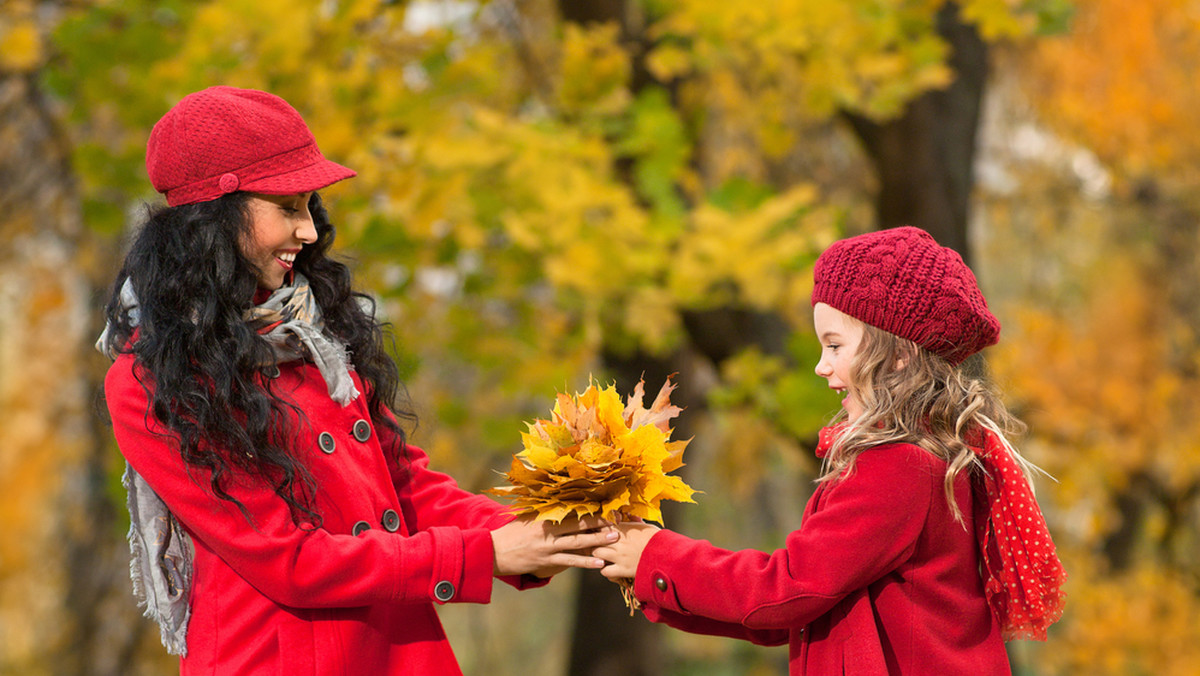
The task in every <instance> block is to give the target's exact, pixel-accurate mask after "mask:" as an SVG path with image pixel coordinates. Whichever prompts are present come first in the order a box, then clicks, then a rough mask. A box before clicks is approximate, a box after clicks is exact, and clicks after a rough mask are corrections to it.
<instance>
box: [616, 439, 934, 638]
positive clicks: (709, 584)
mask: <svg viewBox="0 0 1200 676" xmlns="http://www.w3.org/2000/svg"><path fill="white" fill-rule="evenodd" d="M943 473H944V469H942V470H941V471H939V468H938V467H937V460H936V459H934V458H933V456H931V455H929V454H928V453H926V452H924V451H922V450H921V449H919V448H917V447H915V446H909V445H892V446H885V447H879V448H876V449H872V450H870V451H867V452H864V453H863V454H861V455H860V456H859V457H858V459H857V461H856V463H855V468H854V470H853V472H852V473H851V474H850V475H849V476H847V477H844V478H843V479H842V480H840V481H839V482H837V483H834V484H830V485H826V486H824V487H822V489H821V490H818V493H817V494H816V495H814V497H813V500H819V501H820V503H819V506H817V508H816V509H810V510H808V513H807V514H806V515H805V518H804V521H803V524H802V525H801V527H800V529H799V530H796V531H794V532H792V533H791V534H790V535H789V536H788V538H787V540H786V543H785V546H784V548H782V549H778V550H776V551H774V552H771V553H767V552H760V551H756V550H743V551H729V550H726V549H721V548H719V547H715V546H713V545H712V544H710V543H708V542H705V541H703V540H693V539H691V538H688V537H685V536H683V535H680V534H678V533H673V532H671V531H667V530H662V531H657V532H652V533H649V534H648V536H647V532H646V531H645V530H639V529H644V528H646V526H644V525H639V524H622V525H621V526H620V528H621V529H622V530H623V531H630V530H633V531H635V533H634V534H632V537H628V538H626V537H623V538H622V540H621V541H620V542H618V543H617V544H615V545H610V546H607V547H602V548H600V549H597V550H596V555H597V556H600V557H601V558H604V559H607V560H609V561H613V560H617V561H618V564H617V565H618V567H617V568H616V569H614V570H611V571H610V569H609V568H606V569H605V575H607V576H610V577H611V576H614V575H616V576H621V575H627V574H628V572H629V570H630V569H631V568H632V567H636V575H635V577H634V591H635V593H636V595H637V597H638V598H639V599H641V600H643V601H645V602H649V603H651V604H653V605H654V606H656V607H659V608H662V609H665V610H668V611H671V612H675V613H680V614H683V615H693V616H701V617H704V618H710V619H713V620H717V621H720V622H726V623H733V624H740V625H744V626H746V627H748V628H751V629H787V628H794V627H803V626H805V625H807V624H808V623H809V622H811V621H812V620H814V619H816V618H817V617H819V616H821V615H822V614H824V613H825V612H827V611H828V610H829V609H830V608H832V607H833V606H834V605H835V604H836V603H837V602H838V601H840V600H841V599H842V598H844V597H845V596H847V595H848V594H850V593H851V592H853V591H855V590H857V589H861V588H863V587H866V586H867V585H869V584H870V583H871V582H874V581H875V580H877V579H879V578H880V577H882V576H883V575H885V574H887V573H888V572H890V571H893V570H895V569H897V568H898V567H900V566H902V565H903V564H904V562H905V560H907V559H908V558H909V557H910V556H911V554H912V552H913V550H914V548H915V546H916V542H917V539H918V537H919V535H920V533H921V530H922V528H923V527H924V524H925V521H926V517H927V515H928V512H929V508H930V505H931V504H932V502H931V501H932V500H934V499H942V500H944V499H945V498H944V497H943V495H944V494H943V493H942V492H941V491H942V487H941V476H942V474H943ZM639 547H641V549H639ZM631 561H632V562H634V563H632V564H631V563H630V562H631Z"/></svg>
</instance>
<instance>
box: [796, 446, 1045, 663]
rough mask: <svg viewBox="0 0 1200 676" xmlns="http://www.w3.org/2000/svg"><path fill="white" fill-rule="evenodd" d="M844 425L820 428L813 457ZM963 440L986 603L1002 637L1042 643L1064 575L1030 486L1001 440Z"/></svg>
mask: <svg viewBox="0 0 1200 676" xmlns="http://www.w3.org/2000/svg"><path fill="white" fill-rule="evenodd" d="M845 428H846V424H845V423H842V424H839V425H834V426H832V427H826V428H824V429H822V430H821V432H820V435H819V441H818V443H817V449H816V450H817V457H820V458H824V457H825V455H826V454H827V453H828V452H829V450H830V449H831V448H832V446H833V444H834V442H835V441H837V438H838V437H839V436H840V435H841V433H842V432H843V431H844V430H845ZM967 441H968V443H969V444H970V445H971V448H972V450H974V451H975V454H976V456H977V457H978V458H979V462H980V463H981V464H982V465H983V471H982V472H976V473H975V476H974V477H973V482H974V496H975V534H976V537H977V539H978V541H979V548H980V551H981V553H982V558H983V566H982V568H983V570H982V574H983V578H984V580H983V582H984V594H985V595H986V597H987V601H988V605H990V606H991V608H992V611H993V612H994V613H995V614H996V617H997V619H999V621H1000V631H1001V635H1002V636H1003V637H1004V640H1006V641H1007V640H1011V639H1017V638H1032V639H1037V640H1039V641H1044V640H1046V629H1047V628H1048V627H1049V626H1050V625H1052V624H1054V623H1055V622H1057V621H1058V620H1059V618H1061V617H1062V614H1063V604H1064V603H1065V601H1066V594H1065V593H1064V592H1063V591H1062V586H1063V583H1064V582H1066V579H1067V573H1066V571H1065V570H1064V569H1063V565H1062V562H1061V561H1059V559H1058V555H1057V554H1056V553H1055V549H1054V542H1053V540H1051V539H1050V530H1049V529H1048V528H1047V527H1046V520H1045V519H1044V518H1043V517H1042V511H1041V509H1040V508H1039V507H1038V504H1037V500H1036V499H1035V498H1034V496H1033V489H1032V488H1031V487H1030V485H1029V482H1028V481H1027V480H1026V479H1025V475H1024V473H1023V472H1022V471H1021V467H1020V465H1018V464H1017V461H1016V459H1015V458H1014V457H1013V456H1012V453H1010V452H1009V450H1008V448H1007V447H1006V446H1005V444H1004V442H1003V441H1001V440H1000V439H999V438H998V437H997V436H996V435H995V434H994V433H992V432H990V431H984V432H982V433H979V434H976V435H973V438H970V439H968V440H967Z"/></svg>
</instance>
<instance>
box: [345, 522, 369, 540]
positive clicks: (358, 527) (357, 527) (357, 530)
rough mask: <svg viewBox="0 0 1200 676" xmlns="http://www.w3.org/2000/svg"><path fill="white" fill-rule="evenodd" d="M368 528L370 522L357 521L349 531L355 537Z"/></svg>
mask: <svg viewBox="0 0 1200 676" xmlns="http://www.w3.org/2000/svg"><path fill="white" fill-rule="evenodd" d="M369 530H371V524H369V523H367V522H366V521H359V522H358V523H356V524H354V528H351V529H350V532H351V533H353V534H354V536H355V537H357V536H359V535H362V534H363V533H365V532H367V531H369Z"/></svg>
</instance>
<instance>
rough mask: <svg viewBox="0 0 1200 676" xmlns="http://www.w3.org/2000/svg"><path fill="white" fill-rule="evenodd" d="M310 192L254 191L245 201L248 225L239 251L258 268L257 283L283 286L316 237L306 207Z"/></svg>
mask: <svg viewBox="0 0 1200 676" xmlns="http://www.w3.org/2000/svg"><path fill="white" fill-rule="evenodd" d="M311 196H312V193H311V192H302V193H298V194H294V195H264V194H261V193H254V194H252V195H251V196H250V199H249V200H247V201H246V208H247V210H248V213H249V214H250V221H251V229H250V235H249V237H248V238H247V239H246V241H243V242H242V253H243V254H244V255H245V256H246V258H248V259H249V260H250V262H251V263H253V264H254V266H255V267H256V268H258V286H259V288H261V289H267V290H269V291H274V290H275V289H278V288H279V287H281V286H283V283H284V281H285V280H287V277H288V273H289V272H291V270H292V266H293V265H294V264H295V262H296V255H297V254H299V253H300V250H301V249H302V248H304V245H305V244H312V243H313V242H316V241H317V228H316V225H314V224H313V219H312V214H311V213H310V212H309V210H308V200H309V198H310V197H311Z"/></svg>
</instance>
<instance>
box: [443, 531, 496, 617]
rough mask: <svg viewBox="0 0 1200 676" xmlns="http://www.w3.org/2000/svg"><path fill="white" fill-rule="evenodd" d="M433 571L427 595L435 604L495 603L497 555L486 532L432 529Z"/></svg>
mask: <svg viewBox="0 0 1200 676" xmlns="http://www.w3.org/2000/svg"><path fill="white" fill-rule="evenodd" d="M428 533H429V535H430V536H431V537H432V538H433V543H434V545H433V551H434V557H433V570H432V571H431V575H430V577H429V588H428V595H429V597H430V599H432V600H433V601H434V602H435V603H438V604H443V603H487V602H489V601H491V600H492V571H493V569H494V567H495V553H494V551H493V549H492V535H491V532H490V531H488V530H487V529H485V528H472V529H466V530H463V529H459V528H453V527H432V528H430V529H428Z"/></svg>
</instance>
